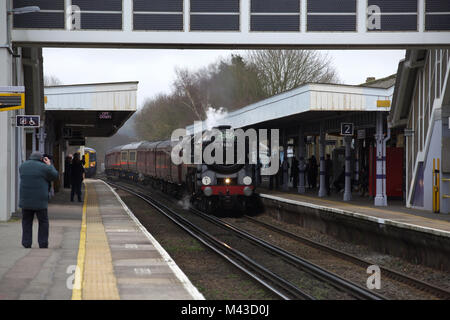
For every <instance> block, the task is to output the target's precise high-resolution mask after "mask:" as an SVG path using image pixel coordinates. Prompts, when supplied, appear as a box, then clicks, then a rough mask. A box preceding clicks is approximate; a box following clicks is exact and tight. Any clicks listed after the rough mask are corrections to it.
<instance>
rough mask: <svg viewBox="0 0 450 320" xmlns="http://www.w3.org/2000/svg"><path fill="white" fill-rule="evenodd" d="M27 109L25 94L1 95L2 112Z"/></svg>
mask: <svg viewBox="0 0 450 320" xmlns="http://www.w3.org/2000/svg"><path fill="white" fill-rule="evenodd" d="M23 108H25V94H24V93H0V111H9V110H18V109H23Z"/></svg>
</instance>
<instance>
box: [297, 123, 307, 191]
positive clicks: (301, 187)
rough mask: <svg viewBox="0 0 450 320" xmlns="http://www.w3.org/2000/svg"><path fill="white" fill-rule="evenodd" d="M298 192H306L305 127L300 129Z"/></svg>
mask: <svg viewBox="0 0 450 320" xmlns="http://www.w3.org/2000/svg"><path fill="white" fill-rule="evenodd" d="M298 175H299V176H298V187H297V190H298V193H300V194H304V193H305V136H304V134H303V129H302V128H301V127H300V129H299V131H298Z"/></svg>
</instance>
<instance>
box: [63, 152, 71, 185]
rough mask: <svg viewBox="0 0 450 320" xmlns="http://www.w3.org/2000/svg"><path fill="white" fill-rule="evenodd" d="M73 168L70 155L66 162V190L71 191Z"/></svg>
mask: <svg viewBox="0 0 450 320" xmlns="http://www.w3.org/2000/svg"><path fill="white" fill-rule="evenodd" d="M71 167H72V155H71V154H69V155H68V156H67V157H66V159H65V161H64V189H70V169H71Z"/></svg>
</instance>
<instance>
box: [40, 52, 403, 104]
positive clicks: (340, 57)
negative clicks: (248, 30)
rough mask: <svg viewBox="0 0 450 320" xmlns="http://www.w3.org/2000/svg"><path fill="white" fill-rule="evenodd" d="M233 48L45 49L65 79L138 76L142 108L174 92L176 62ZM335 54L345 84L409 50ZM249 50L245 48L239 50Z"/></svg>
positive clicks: (197, 61) (384, 68)
mask: <svg viewBox="0 0 450 320" xmlns="http://www.w3.org/2000/svg"><path fill="white" fill-rule="evenodd" d="M233 52H234V53H239V51H231V50H156V49H154V50H150V49H139V50H131V49H54V48H49V49H44V74H45V75H48V76H55V77H57V78H59V79H60V80H61V81H62V82H63V84H79V83H97V82H121V81H139V91H138V107H139V108H140V107H141V106H142V105H143V103H144V101H145V100H146V99H147V98H152V97H154V96H155V95H157V94H158V93H162V92H164V93H169V92H170V91H171V84H172V82H173V80H174V79H175V73H174V70H175V68H176V67H188V68H190V69H192V70H196V69H198V68H201V67H203V66H207V65H208V64H210V63H212V62H215V61H216V60H217V59H218V58H219V57H224V58H225V57H228V56H229V55H230V54H231V53H233ZM322 52H323V53H326V54H328V55H329V57H331V58H332V61H333V64H334V66H335V67H336V69H337V71H338V74H339V77H340V78H341V80H342V82H343V83H344V84H360V83H363V82H365V80H366V78H367V77H376V78H377V79H378V78H382V77H386V76H389V75H391V74H393V73H396V72H397V66H398V62H399V61H400V60H401V59H403V58H404V56H405V51H404V50H360V51H357V50H335V51H322ZM240 53H244V52H242V51H241V52H240Z"/></svg>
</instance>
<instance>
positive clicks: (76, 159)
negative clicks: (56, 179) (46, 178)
mask: <svg viewBox="0 0 450 320" xmlns="http://www.w3.org/2000/svg"><path fill="white" fill-rule="evenodd" d="M83 179H84V167H83V163H82V162H81V160H80V154H79V153H75V154H74V155H73V160H72V167H71V171H70V181H71V184H72V191H71V193H70V201H72V202H73V197H74V195H75V194H77V196H78V202H81V184H82V183H83Z"/></svg>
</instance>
